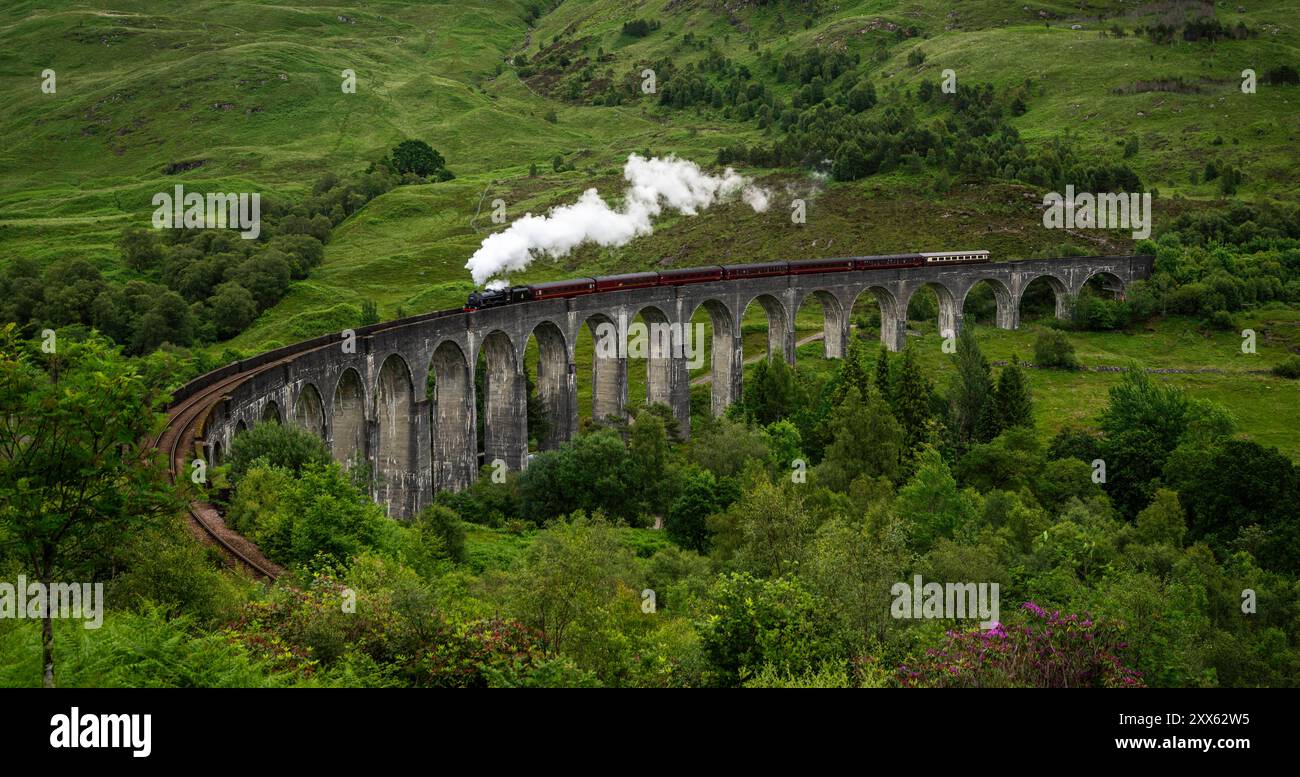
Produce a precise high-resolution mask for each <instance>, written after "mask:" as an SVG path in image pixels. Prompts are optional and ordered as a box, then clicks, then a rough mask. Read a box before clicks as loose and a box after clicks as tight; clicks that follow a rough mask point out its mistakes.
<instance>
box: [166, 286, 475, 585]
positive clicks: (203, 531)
mask: <svg viewBox="0 0 1300 777" xmlns="http://www.w3.org/2000/svg"><path fill="white" fill-rule="evenodd" d="M461 312H462V311H461V310H460V309H459V308H453V309H449V310H439V311H434V312H432V313H424V314H421V315H418V316H412V317H410V318H405V319H399V320H397V321H388V322H384V323H381V324H373V325H371V326H368V327H362V328H361V329H358V330H357V333H358V334H366V335H373V334H376V333H378V332H383V331H386V330H389V329H398V328H400V327H403V326H410V325H413V324H418V323H420V322H423V321H427V320H430V319H433V318H440V317H444V316H450V315H456V314H459V313H461ZM334 342H336V341H335V340H333V339H331V338H330V337H329V336H324V337H318V338H316V339H314V340H307V341H304V342H301V343H296V344H294V345H292V346H288V347H287V348H284V349H282V350H281V351H280V352H279V353H278V356H277V357H273V359H272V360H270V361H266V362H264V363H262V364H259V365H258V366H256V367H252V368H250V369H247V370H243V371H242V372H237V373H234V374H231V375H227V376H225V377H223V378H220V379H217V380H214V381H212V382H211V383H209V384H207V385H205V386H202V387H201V388H198V389H196V390H195V391H193V392H192V393H190V394H188V395H187V396H185V398H184V399H181V400H180V401H178V402H176V403H174V404H173V405H172V406H171V407H169V408H168V409H167V424H166V426H164V427H163V430H162V431H161V432H160V433H159V434H158V436H157V437H156V438H154V440H153V447H154V449H155V450H160V451H164V452H165V453H166V454H167V469H168V473H169V476H170V478H171V481H172V483H173V484H179V483H182V482H183V480H184V478H186V477H188V476H189V467H190V461H191V460H192V457H193V456H194V455H195V453H196V451H195V444H196V442H197V441H198V439H199V435H198V431H199V430H198V425H199V424H200V423H201V422H202V421H203V420H204V419H205V418H206V417H207V414H208V412H209V411H210V410H211V409H212V406H213V405H215V404H216V403H217V402H219V401H221V398H222V396H224V395H225V394H226V393H227V392H228V391H231V390H233V389H234V388H235V387H236V386H238V385H239V384H240V383H243V382H244V381H246V380H248V379H249V378H251V377H253V376H254V375H257V374H259V373H262V372H265V371H267V370H271V369H274V368H276V367H279V366H281V365H284V364H287V363H289V362H291V361H293V360H294V359H296V358H298V357H299V356H301V355H302V354H304V353H308V352H310V351H313V350H315V349H317V348H323V347H327V346H329V345H333V344H334ZM205 378H206V376H205V377H200V378H198V379H196V380H195V381H192V382H191V383H200V382H202V381H204V380H205ZM187 388H188V385H187ZM187 509H188V514H189V522H190V525H191V526H192V527H193V529H194V531H195V533H196V534H197V535H198V536H199V537H200V538H203V539H206V540H209V541H211V542H212V544H213V545H215V546H216V547H217V548H218V549H219V550H220V551H221V552H222V553H223V555H225V557H226V558H227V559H228V560H229V561H230V563H231V564H232V565H234V566H239V567H243V568H244V569H246V570H248V571H249V572H251V573H252V574H253V575H254V576H255V577H259V578H262V579H265V580H271V581H274V580H276V579H277V578H279V577H280V576H281V575H283V574H284V570H283V569H282V568H281V567H280V566H279V565H277V564H276V563H275V562H273V561H271V560H270V559H268V558H266V557H265V556H263V555H262V553H261V551H260V550H259V549H258V548H257V546H256V545H255V544H253V543H252V542H251V541H250V540H248V539H247V538H245V537H243V536H242V535H240V534H239V533H238V532H236V531H234V530H233V529H230V528H229V527H227V526H226V524H225V521H224V520H222V518H221V513H219V512H218V511H217V508H216V507H215V506H213V505H211V504H208V503H206V502H190V504H189V506H188V508H187Z"/></svg>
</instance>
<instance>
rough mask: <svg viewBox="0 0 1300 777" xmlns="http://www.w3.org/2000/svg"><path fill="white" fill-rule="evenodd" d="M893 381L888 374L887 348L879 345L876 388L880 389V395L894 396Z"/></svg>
mask: <svg viewBox="0 0 1300 777" xmlns="http://www.w3.org/2000/svg"><path fill="white" fill-rule="evenodd" d="M893 384H894V381H893V380H892V378H891V376H890V374H889V349H888V348H886V347H885V346H884V345H881V346H880V357H879V358H878V359H876V388H878V389H880V396H882V397H892V396H894V385H893Z"/></svg>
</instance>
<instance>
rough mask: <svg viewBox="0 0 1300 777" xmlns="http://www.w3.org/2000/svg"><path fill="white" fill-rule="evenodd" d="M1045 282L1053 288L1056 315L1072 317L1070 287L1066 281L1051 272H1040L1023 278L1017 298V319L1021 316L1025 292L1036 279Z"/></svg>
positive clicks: (1062, 317) (1061, 317)
mask: <svg viewBox="0 0 1300 777" xmlns="http://www.w3.org/2000/svg"><path fill="white" fill-rule="evenodd" d="M1040 280H1041V281H1043V282H1045V283H1046V284H1047V285H1048V287H1049V288H1050V289H1051V290H1052V295H1053V298H1054V300H1055V302H1056V317H1057V318H1060V319H1065V318H1069V317H1070V288H1069V286H1068V285H1066V282H1065V281H1064V280H1062V279H1061V278H1058V277H1057V276H1055V275H1052V274H1051V273H1039V274H1038V275H1032V276H1030V277H1028V278H1025V279H1023V281H1022V282H1021V285H1020V294H1019V296H1017V297H1016V299H1015V308H1016V319H1017V321H1019V318H1020V307H1021V303H1022V302H1024V299H1025V292H1026V291H1028V290H1029V287H1030V286H1032V285H1033V284H1034V282H1036V281H1040Z"/></svg>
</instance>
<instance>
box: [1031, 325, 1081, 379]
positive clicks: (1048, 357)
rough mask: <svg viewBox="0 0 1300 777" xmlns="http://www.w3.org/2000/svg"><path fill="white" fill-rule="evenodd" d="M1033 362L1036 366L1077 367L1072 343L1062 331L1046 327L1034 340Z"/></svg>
mask: <svg viewBox="0 0 1300 777" xmlns="http://www.w3.org/2000/svg"><path fill="white" fill-rule="evenodd" d="M1034 364H1035V366H1038V367H1057V368H1060V369H1064V370H1077V369H1079V360H1078V358H1076V357H1075V355H1074V344H1073V343H1071V342H1070V338H1069V337H1067V336H1066V335H1065V333H1064V332H1059V331H1057V330H1055V329H1047V330H1044V331H1042V332H1040V333H1039V335H1038V338H1037V339H1035V340H1034Z"/></svg>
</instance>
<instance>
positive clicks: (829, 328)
mask: <svg viewBox="0 0 1300 777" xmlns="http://www.w3.org/2000/svg"><path fill="white" fill-rule="evenodd" d="M810 297H811V298H814V299H816V300H817V302H818V303H819V304H820V305H821V306H822V354H823V355H824V356H825V357H826V358H827V359H842V358H844V346H845V343H846V340H847V338H848V334H849V320H848V315H847V314H846V311H845V310H844V304H843V303H841V302H840V298H839V297H837V296H835V295H834V294H832V293H831V292H829V291H827V290H826V289H813V290H811V291H809V292H807V293H806V294H804V295H803V298H802V299H798V300H796V303H795V306H794V311H795V315H796V316H798V315H799V310H800V308H802V307H803V306H804V305H805V304H806V303H807V302H808V299H809V298H810Z"/></svg>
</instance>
